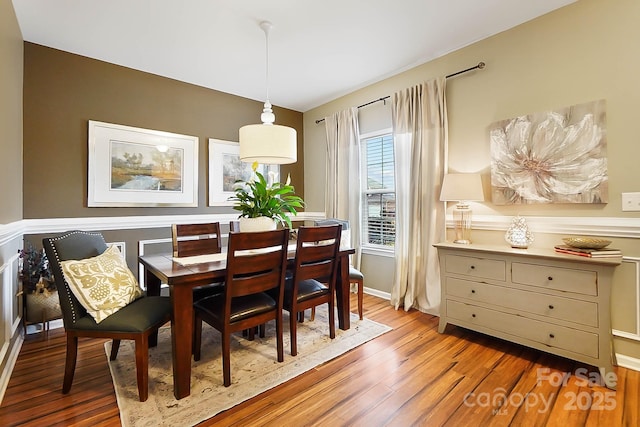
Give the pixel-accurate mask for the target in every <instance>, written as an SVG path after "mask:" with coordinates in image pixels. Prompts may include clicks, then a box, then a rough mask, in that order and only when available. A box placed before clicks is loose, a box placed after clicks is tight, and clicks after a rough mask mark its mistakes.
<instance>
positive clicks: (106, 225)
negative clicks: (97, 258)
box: [22, 212, 325, 234]
mask: <svg viewBox="0 0 640 427" xmlns="http://www.w3.org/2000/svg"><path fill="white" fill-rule="evenodd" d="M324 217H325V214H324V212H299V213H298V215H297V216H295V217H292V219H293V220H294V221H313V220H316V219H322V218H324ZM237 219H238V214H237V213H226V214H197V215H159V216H151V215H149V216H120V217H117V216H107V217H84V218H43V219H25V220H23V221H22V222H23V223H24V225H23V230H24V232H23V234H40V233H42V234H45V233H59V232H64V231H69V230H76V229H81V230H84V231H103V230H131V229H144V228H161V227H170V226H171V225H172V224H186V223H199V222H201V223H205V222H212V221H218V222H229V221H235V220H237Z"/></svg>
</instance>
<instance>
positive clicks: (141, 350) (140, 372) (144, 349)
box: [135, 335, 149, 402]
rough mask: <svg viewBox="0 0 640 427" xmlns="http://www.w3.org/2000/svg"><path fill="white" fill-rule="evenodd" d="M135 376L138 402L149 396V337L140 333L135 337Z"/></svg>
mask: <svg viewBox="0 0 640 427" xmlns="http://www.w3.org/2000/svg"><path fill="white" fill-rule="evenodd" d="M135 342H136V377H137V380H138V396H139V398H140V402H146V400H147V398H148V397H149V338H148V336H146V335H141V336H140V337H138V338H136V340H135Z"/></svg>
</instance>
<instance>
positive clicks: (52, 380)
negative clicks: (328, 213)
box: [0, 295, 640, 427]
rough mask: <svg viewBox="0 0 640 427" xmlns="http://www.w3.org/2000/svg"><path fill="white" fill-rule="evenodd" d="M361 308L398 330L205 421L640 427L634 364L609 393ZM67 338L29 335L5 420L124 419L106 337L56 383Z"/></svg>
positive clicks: (535, 359) (428, 322)
mask: <svg viewBox="0 0 640 427" xmlns="http://www.w3.org/2000/svg"><path fill="white" fill-rule="evenodd" d="M355 302H356V301H355V299H352V306H355ZM364 305H365V316H366V317H368V318H370V319H372V320H375V321H378V322H381V323H385V324H387V325H389V326H391V327H393V331H391V332H389V333H387V334H385V335H383V336H381V337H379V338H377V339H375V340H373V341H370V342H368V343H366V344H364V345H362V346H360V347H358V348H356V349H354V350H352V351H350V352H348V353H347V354H344V355H342V356H340V357H338V358H336V359H334V360H332V361H330V362H328V363H326V364H324V365H322V366H319V367H317V368H316V369H313V370H311V371H309V372H307V373H305V374H303V375H300V376H299V377H297V378H295V379H293V380H291V381H289V382H287V383H285V384H282V385H280V386H278V387H276V388H274V389H272V390H269V391H267V392H265V393H263V394H261V395H259V396H256V397H255V398H253V399H251V400H248V401H246V402H244V403H242V404H240V405H238V406H236V407H234V408H232V409H230V410H228V411H226V412H223V413H221V414H219V415H218V416H216V417H214V418H212V419H210V420H208V421H206V422H204V423H202V424H201V425H203V426H213V425H215V426H262V425H265V426H268V425H274V426H289V425H291V426H303V425H305V426H311V425H313V426H316V425H317V426H366V427H373V426H387V425H388V426H427V425H428V426H440V425H447V426H461V425H465V426H485V425H487V426H489V425H490V426H494V425H495V426H509V425H514V426H563V427H566V426H638V425H640V416H639V413H638V412H639V410H638V408H639V405H638V399H639V398H640V373H639V372H636V371H632V370H628V369H624V368H616V374H617V376H618V387H617V391H612V390H609V389H607V388H604V387H601V386H599V385H595V384H589V381H587V380H585V379H584V378H585V377H587V376H588V375H593V374H595V373H596V372H597V371H595V370H594V369H593V368H590V367H588V366H585V365H582V364H580V363H576V362H573V361H570V360H567V359H563V358H560V357H555V356H552V355H549V354H546V353H542V352H539V351H536V350H532V349H528V348H525V347H521V346H518V345H515V344H511V343H508V342H505V341H502V340H498V339H494V338H490V337H487V336H485V335H482V334H478V333H474V332H471V331H467V330H464V329H461V328H456V327H452V326H449V327H448V328H447V333H446V334H438V333H437V324H438V318H437V317H433V316H429V315H426V314H423V313H420V312H418V311H415V310H411V311H409V312H404V311H402V310H400V311H396V310H394V309H393V308H392V307H391V306H390V305H389V302H388V301H385V300H382V299H380V298H376V297H373V296H370V295H365V304H364ZM64 345H65V341H64V333H63V332H62V331H61V330H53V331H51V332H50V334H49V338H48V339H47V340H45V341H41V340H40V336H39V335H37V334H36V335H30V336H29V337H28V338H27V340H26V342H25V343H24V345H23V347H22V351H21V352H20V356H19V358H18V361H17V364H16V367H15V369H14V372H13V375H12V377H11V380H10V382H9V386H8V389H7V391H6V394H5V396H4V399H3V402H2V405H1V406H0V425H2V426H18V425H20V426H42V425H73V426H117V425H120V418H119V416H118V406H117V403H116V398H115V393H114V391H113V385H112V382H111V376H110V373H109V368H108V365H107V358H106V356H105V353H104V349H103V346H102V342H101V341H99V340H81V341H80V349H79V353H78V354H79V360H78V366H77V368H76V375H75V381H74V384H73V387H72V388H71V392H70V393H69V394H68V395H62V394H61V392H60V388H61V385H62V376H63V371H64V354H65V350H64ZM286 356H287V355H286V354H285V357H286ZM289 357H291V356H289ZM582 369H585V372H583V371H582ZM539 370H543V371H539ZM566 373H570V374H572V375H571V376H570V377H569V378H568V379H566V381H564V384H563V381H562V377H563V375H565V374H566ZM576 374H578V375H577V376H576ZM542 376H546V377H547V379H545V378H542Z"/></svg>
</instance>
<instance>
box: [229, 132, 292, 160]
mask: <svg viewBox="0 0 640 427" xmlns="http://www.w3.org/2000/svg"><path fill="white" fill-rule="evenodd" d="M239 135H240V160H242V161H243V162H247V163H253V162H258V163H263V164H288V163H295V162H296V161H297V160H298V157H297V150H296V146H297V136H296V130H295V129H293V128H290V127H287V126H279V125H274V124H265V123H263V124H259V125H257V124H256V125H247V126H242V127H241V128H240V134H239Z"/></svg>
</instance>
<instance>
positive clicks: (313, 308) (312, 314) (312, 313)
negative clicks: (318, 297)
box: [309, 307, 316, 322]
mask: <svg viewBox="0 0 640 427" xmlns="http://www.w3.org/2000/svg"><path fill="white" fill-rule="evenodd" d="M309 320H310V321H312V322H313V321H314V320H316V308H315V307H311V316H309Z"/></svg>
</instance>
